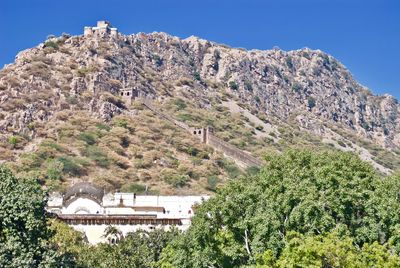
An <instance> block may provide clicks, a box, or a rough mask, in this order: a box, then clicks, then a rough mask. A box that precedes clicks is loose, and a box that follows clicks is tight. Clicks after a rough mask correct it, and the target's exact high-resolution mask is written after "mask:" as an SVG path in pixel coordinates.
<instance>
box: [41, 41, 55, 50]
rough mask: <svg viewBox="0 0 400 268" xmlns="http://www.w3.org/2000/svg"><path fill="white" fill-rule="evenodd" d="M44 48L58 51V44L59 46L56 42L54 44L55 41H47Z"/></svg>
mask: <svg viewBox="0 0 400 268" xmlns="http://www.w3.org/2000/svg"><path fill="white" fill-rule="evenodd" d="M44 46H45V47H51V48H54V49H55V50H57V49H58V44H57V43H56V42H54V41H46V42H45V43H44Z"/></svg>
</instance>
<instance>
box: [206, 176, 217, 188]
mask: <svg viewBox="0 0 400 268" xmlns="http://www.w3.org/2000/svg"><path fill="white" fill-rule="evenodd" d="M218 182H219V179H218V177H217V176H211V177H208V178H207V189H208V190H210V191H215V190H216V189H217V184H218Z"/></svg>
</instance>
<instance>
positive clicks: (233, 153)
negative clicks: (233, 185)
mask: <svg viewBox="0 0 400 268" xmlns="http://www.w3.org/2000/svg"><path fill="white" fill-rule="evenodd" d="M121 92H124V91H121ZM121 96H122V95H121ZM137 98H138V99H139V100H140V101H141V102H142V104H143V105H144V106H146V107H147V108H148V109H150V110H151V111H153V112H154V113H155V114H157V115H158V116H160V117H161V118H163V119H165V120H167V121H169V122H171V123H173V124H174V125H176V126H178V127H180V128H182V129H184V130H186V131H188V132H189V133H190V134H192V135H194V136H195V137H197V138H198V139H199V140H200V142H202V143H205V144H207V145H209V146H211V147H213V148H214V149H216V150H218V151H221V152H222V153H223V154H224V155H225V156H226V157H229V158H231V159H233V160H234V161H235V162H236V163H237V164H238V165H239V166H241V167H243V168H248V167H253V166H255V167H260V166H261V164H262V162H261V161H260V160H259V159H257V158H255V157H253V156H251V155H250V154H248V153H246V152H244V151H242V150H239V149H238V148H236V147H235V146H233V145H231V144H229V143H227V142H225V141H223V140H221V139H219V138H217V137H216V136H214V131H213V129H212V128H211V127H209V126H208V127H204V128H191V127H189V126H188V125H186V124H185V123H183V122H180V121H178V120H176V119H175V118H173V117H171V116H169V115H166V114H164V113H162V112H161V111H159V110H158V109H157V108H156V107H155V106H154V105H153V100H152V98H149V97H147V96H146V95H145V94H144V93H141V92H140V91H138V92H137ZM127 101H128V103H131V101H132V100H127Z"/></svg>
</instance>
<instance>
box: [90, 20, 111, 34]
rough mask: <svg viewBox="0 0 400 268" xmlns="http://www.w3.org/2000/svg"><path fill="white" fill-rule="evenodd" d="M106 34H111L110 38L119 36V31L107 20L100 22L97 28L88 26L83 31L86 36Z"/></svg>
mask: <svg viewBox="0 0 400 268" xmlns="http://www.w3.org/2000/svg"><path fill="white" fill-rule="evenodd" d="M106 34H110V36H117V35H118V29H117V28H114V27H112V25H111V23H110V22H109V21H106V20H100V21H98V22H97V26H95V27H90V26H86V27H85V28H84V31H83V35H84V36H93V35H106Z"/></svg>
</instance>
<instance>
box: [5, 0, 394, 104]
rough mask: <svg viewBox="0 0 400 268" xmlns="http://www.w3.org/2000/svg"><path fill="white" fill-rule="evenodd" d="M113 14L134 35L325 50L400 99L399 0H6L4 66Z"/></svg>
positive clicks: (114, 21)
mask: <svg viewBox="0 0 400 268" xmlns="http://www.w3.org/2000/svg"><path fill="white" fill-rule="evenodd" d="M102 19H107V20H109V21H111V22H112V24H113V25H114V26H116V27H118V29H119V30H120V31H121V32H123V33H125V34H131V33H136V32H153V31H163V32H167V33H170V34H172V35H176V36H179V37H187V36H190V35H196V36H199V37H201V38H204V39H209V40H211V41H215V42H219V43H225V44H228V45H230V46H233V47H244V48H247V49H251V48H257V49H270V48H272V47H273V46H279V47H280V48H281V49H283V50H292V49H299V48H302V47H310V48H312V49H321V50H323V51H325V52H327V53H329V54H331V55H333V56H334V57H336V58H337V59H338V60H339V61H341V62H342V63H343V64H344V65H345V66H347V68H349V69H350V71H351V72H352V73H353V75H354V76H355V78H356V79H357V80H358V81H359V82H360V83H361V84H363V85H365V86H367V87H369V88H370V89H371V90H372V91H373V92H374V93H376V94H384V93H389V94H392V95H395V96H396V97H397V98H398V99H400V68H399V64H400V1H399V0H374V1H372V0H297V1H296V0H275V1H271V0H264V1H261V0H236V1H235V0H230V1H229V0H219V1H217V0H198V1H191V0H186V1H183V0H181V1H179V0H146V1H135V0H130V1H128V0H126V1H121V0H114V1H110V0H108V1H104V0H93V1H92V0H80V1H77V0H65V1H62V0H58V1H57V0H51V1H49V0H25V1H22V0H0V66H3V64H5V63H10V62H12V61H13V59H14V57H15V55H16V54H17V53H18V51H20V50H23V49H26V48H29V47H33V46H35V45H37V44H38V43H40V42H42V41H43V40H44V39H45V38H46V36H47V35H49V34H55V35H60V34H61V33H62V32H66V33H70V34H74V35H75V34H81V33H82V31H83V27H84V26H91V25H94V24H95V23H96V21H97V20H102Z"/></svg>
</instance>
